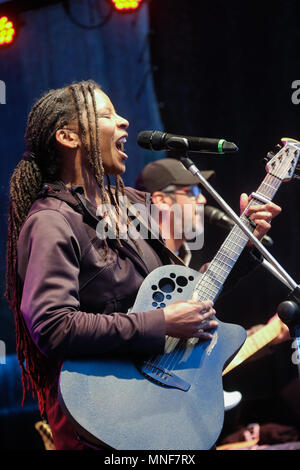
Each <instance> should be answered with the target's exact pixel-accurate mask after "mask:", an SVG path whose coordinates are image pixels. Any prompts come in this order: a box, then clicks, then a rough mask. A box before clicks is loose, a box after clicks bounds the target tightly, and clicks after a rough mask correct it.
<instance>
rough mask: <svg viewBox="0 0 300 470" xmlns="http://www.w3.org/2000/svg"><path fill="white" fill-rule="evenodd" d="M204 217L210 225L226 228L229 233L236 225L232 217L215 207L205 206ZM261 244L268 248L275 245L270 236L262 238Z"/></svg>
mask: <svg viewBox="0 0 300 470" xmlns="http://www.w3.org/2000/svg"><path fill="white" fill-rule="evenodd" d="M204 215H205V217H206V218H207V220H208V222H209V223H210V224H215V225H217V226H218V227H221V228H225V229H226V230H228V231H229V230H231V229H232V228H233V227H234V225H235V223H234V221H233V220H232V218H231V217H229V216H228V215H227V214H225V212H223V211H221V210H220V209H217V208H216V207H213V206H207V205H205V206H204ZM261 243H262V244H263V245H265V246H268V247H270V246H273V244H274V242H273V240H272V238H271V237H269V236H268V235H265V236H264V237H263V238H262V240H261Z"/></svg>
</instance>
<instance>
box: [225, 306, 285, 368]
mask: <svg viewBox="0 0 300 470" xmlns="http://www.w3.org/2000/svg"><path fill="white" fill-rule="evenodd" d="M280 331H281V320H280V318H279V317H278V316H277V315H276V316H275V317H274V319H273V320H272V321H271V322H270V323H268V324H267V325H265V326H263V327H262V328H261V329H260V330H258V331H256V332H255V333H253V334H252V335H250V336H248V337H247V339H246V341H245V343H244V344H243V346H242V347H241V349H240V350H239V352H238V353H237V355H236V356H235V357H234V358H233V360H232V361H231V362H230V363H229V364H228V366H227V367H226V369H225V370H224V371H223V374H222V375H225V374H227V373H228V372H230V371H231V370H232V369H234V368H235V367H237V366H238V365H240V364H241V363H242V362H244V361H245V360H246V359H248V358H249V357H250V356H253V354H255V353H256V352H257V351H259V350H260V349H262V348H263V347H264V346H266V345H267V344H268V343H270V342H271V341H273V339H275V338H277V336H278V335H279V333H280Z"/></svg>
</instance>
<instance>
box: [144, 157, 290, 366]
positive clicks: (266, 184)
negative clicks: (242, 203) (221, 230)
mask: <svg viewBox="0 0 300 470" xmlns="http://www.w3.org/2000/svg"><path fill="white" fill-rule="evenodd" d="M287 165H288V164H286V165H285V166H287ZM285 170H286V168H284V169H283V170H282V173H284V171H285ZM274 177H275V178H276V179H275V178H274ZM277 178H279V175H278V177H277V175H276V174H274V175H273V176H272V175H270V174H267V175H266V177H265V180H264V181H263V183H262V184H261V186H260V187H259V189H258V191H257V192H258V194H261V195H262V196H265V197H268V199H270V200H271V199H272V198H273V196H274V194H275V193H276V191H277V190H278V188H279V186H280V184H281V182H282V181H281V180H280V179H277ZM274 182H275V183H276V184H275V185H273V183H274ZM259 203H260V201H259V200H257V199H255V198H253V199H252V200H251V201H250V203H249V204H248V206H247V208H248V207H250V206H251V205H254V204H259ZM241 218H242V216H241ZM246 221H248V219H247V218H246V217H245V220H244V222H246ZM235 228H237V229H238V230H237V233H233V237H231V238H230V239H229V243H231V244H236V245H237V246H238V247H239V248H240V250H241V251H242V250H243V249H244V246H245V244H246V243H247V241H248V237H247V236H246V235H245V234H244V233H243V231H242V230H241V229H240V228H239V227H238V226H236V227H234V229H235ZM234 229H233V230H232V232H234ZM239 232H241V234H240V233H239ZM230 235H231V234H230ZM238 239H240V240H242V246H241V245H239V243H237V240H238ZM225 241H226V240H225ZM231 251H233V252H235V250H231ZM218 254H219V253H218ZM218 254H217V255H218ZM221 254H222V256H223V259H222V257H221V259H217V255H216V259H217V260H218V262H223V264H224V263H225V265H227V266H229V267H230V270H231V269H232V267H233V266H234V264H235V262H236V260H237V258H238V256H239V254H240V253H236V255H237V256H236V257H235V258H233V259H232V258H231V257H230V256H228V255H227V254H223V253H221ZM228 258H229V260H230V261H233V266H231V264H229V265H228V264H227V263H226V262H225V261H224V259H226V261H228ZM213 261H214V260H213ZM220 268H221V269H224V268H223V267H222V266H216V269H217V272H213V273H212V274H213V276H214V278H215V279H214V280H215V281H216V282H218V283H219V284H220V283H221V281H219V280H217V279H216V274H220V272H221V271H220ZM208 269H209V268H208ZM218 270H219V273H218ZM230 270H229V273H230ZM207 271H208V270H207ZM225 272H226V277H227V275H228V274H229V273H227V270H226V268H225ZM203 277H204V280H203V281H202V283H201V287H202V290H205V294H206V298H207V295H208V294H207V289H209V290H210V291H211V292H212V293H213V295H214V297H215V293H214V289H212V288H211V287H210V285H211V284H210V282H211V279H210V280H209V279H208V276H203ZM225 280H226V278H225ZM199 284H200V283H198V285H197V287H196V289H195V291H196V290H197V293H198V292H199V290H200V289H199ZM221 285H222V283H221ZM213 286H214V287H216V286H215V284H214V283H213ZM203 293H204V292H203ZM201 294H202V292H201V290H200V292H199V300H200V297H201ZM214 297H213V299H214ZM213 299H211V300H213ZM187 341H188V340H184V339H179V338H172V337H168V339H167V340H166V346H169V347H170V346H171V348H173V347H174V345H175V347H174V351H173V352H172V353H171V354H170V356H169V358H168V356H167V355H160V356H158V361H156V364H155V361H154V364H153V362H152V364H153V365H154V366H155V365H157V366H158V367H161V365H162V364H163V363H164V362H165V365H164V367H165V368H167V369H168V370H172V369H173V368H174V365H175V364H176V362H177V360H178V357H179V356H180V355H181V352H182V350H183V349H185V345H186V343H187ZM172 343H173V344H172ZM176 343H177V344H176ZM166 350H168V348H166ZM168 359H169V363H168Z"/></svg>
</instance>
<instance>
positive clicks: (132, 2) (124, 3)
mask: <svg viewBox="0 0 300 470" xmlns="http://www.w3.org/2000/svg"><path fill="white" fill-rule="evenodd" d="M112 2H113V4H114V6H115V8H116V10H119V11H121V10H122V11H130V10H136V9H137V8H138V7H139V6H140V4H141V3H142V0H112Z"/></svg>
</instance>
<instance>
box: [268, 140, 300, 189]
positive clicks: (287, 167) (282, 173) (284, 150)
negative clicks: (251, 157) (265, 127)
mask: <svg viewBox="0 0 300 470" xmlns="http://www.w3.org/2000/svg"><path fill="white" fill-rule="evenodd" d="M281 142H282V143H283V147H281V148H280V150H279V151H278V152H277V153H276V154H275V155H272V154H271V153H269V154H268V158H270V160H269V161H268V163H267V164H266V171H267V173H269V174H270V175H273V176H276V177H277V178H279V179H281V180H282V181H290V180H291V179H300V175H299V174H300V162H299V157H300V142H298V140H294V139H290V138H288V137H283V138H282V139H281ZM297 172H298V174H297Z"/></svg>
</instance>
